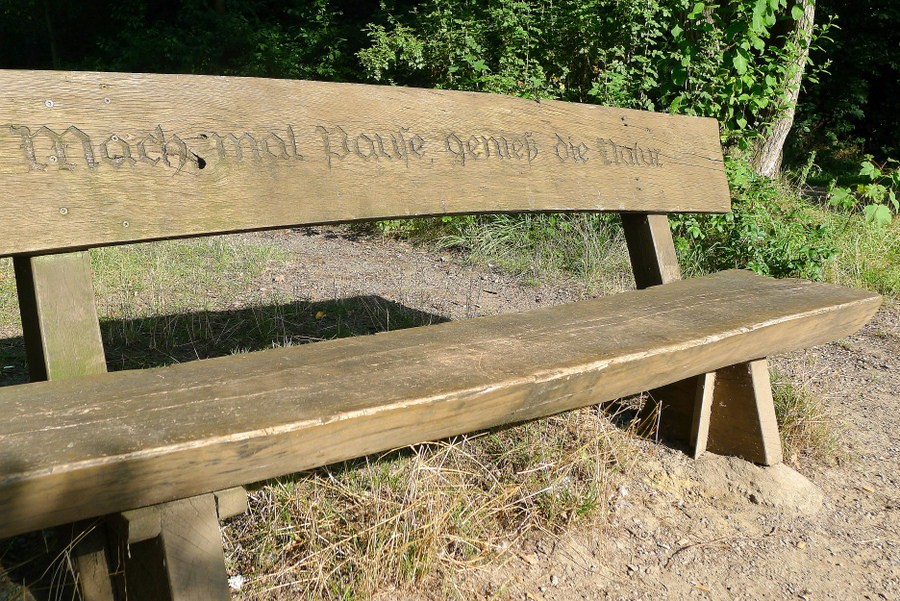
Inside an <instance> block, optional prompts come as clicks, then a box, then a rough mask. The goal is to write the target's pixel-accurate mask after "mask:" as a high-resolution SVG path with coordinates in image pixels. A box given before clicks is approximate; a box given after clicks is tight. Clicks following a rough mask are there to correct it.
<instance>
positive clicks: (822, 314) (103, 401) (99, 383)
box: [0, 271, 880, 537]
mask: <svg viewBox="0 0 900 601" xmlns="http://www.w3.org/2000/svg"><path fill="white" fill-rule="evenodd" d="M879 304H880V297H879V296H878V295H875V294H872V293H869V292H865V291H859V290H851V289H846V288H840V287H836V286H831V285H827V284H819V283H810V282H804V281H799V280H772V279H768V278H761V277H759V276H756V275H754V274H752V273H749V272H743V271H727V272H722V273H719V274H716V275H712V276H708V277H703V278H694V279H691V280H686V281H679V282H673V283H671V284H667V285H665V286H657V287H652V288H649V289H646V290H639V291H634V292H628V293H624V294H619V295H614V296H611V297H605V298H600V299H596V300H590V301H583V302H579V303H574V304H571V305H565V306H562V307H555V308H548V309H541V310H537V311H532V312H528V313H522V314H508V315H501V316H495V317H489V318H480V319H472V320H466V321H459V322H452V323H447V324H441V325H436V326H431V327H428V328H413V329H408V330H401V331H395V332H390V333H386V334H378V335H374V336H365V337H358V338H350V339H341V340H335V341H329V342H322V343H316V344H311V345H305V346H302V347H296V348H285V349H272V350H268V351H261V352H257V353H250V354H245V355H236V356H231V357H223V358H217V359H209V360H204V361H196V362H192V363H187V364H182V365H177V366H173V367H166V368H157V369H150V370H140V371H129V372H119V373H115V374H107V375H105V376H102V377H101V376H86V377H83V378H78V379H76V380H69V381H59V382H44V383H34V384H29V385H23V386H14V387H8V388H5V389H0V412H2V415H3V420H2V421H0V507H3V508H4V515H3V519H2V520H0V537H5V536H10V535H14V534H17V533H21V532H27V531H31V530H35V529H38V528H42V527H47V526H50V525H54V524H62V523H66V522H71V521H74V520H77V519H82V518H87V517H90V516H96V515H103V514H106V513H110V512H113V511H118V510H122V509H124V508H134V507H140V506H145V505H150V504H153V503H159V502H163V501H167V500H171V499H177V498H185V497H189V496H192V495H196V494H200V493H203V492H207V491H213V490H219V489H223V488H227V487H231V486H236V485H241V484H246V483H248V482H254V481H259V480H263V479H266V478H271V477H275V476H280V475H284V474H288V473H293V472H297V471H301V470H304V469H309V468H313V467H317V466H321V465H326V464H329V463H333V462H336V461H341V460H345V459H349V458H355V457H359V456H362V455H365V454H367V453H372V452H377V451H381V450H386V449H391V448H395V447H399V446H403V445H406V444H410V443H415V442H421V441H425V440H432V439H438V438H441V437H446V436H450V435H454V434H458V433H463V432H471V431H474V430H478V429H483V428H487V427H491V426H495V425H500V424H505V423H511V422H518V421H523V420H528V419H532V418H536V417H540V416H545V415H550V414H554V413H558V412H560V411H564V410H568V409H572V408H576V407H580V406H585V405H589V404H593V403H598V402H602V401H606V400H611V399H615V398H617V397H620V396H624V395H628V394H633V393H637V392H640V391H642V390H646V389H648V388H653V387H657V386H662V385H664V384H668V383H671V382H675V381H677V380H681V379H683V378H685V377H687V376H690V375H697V374H702V373H706V372H709V371H713V370H716V369H719V368H722V367H725V366H727V365H732V364H735V363H741V362H744V361H748V360H752V359H756V358H761V357H765V356H767V355H770V354H774V353H779V352H785V351H790V350H793V349H798V348H804V347H808V346H812V345H816V344H821V343H823V342H827V341H830V340H834V339H837V338H840V337H843V336H846V335H848V334H850V333H852V332H854V331H856V330H857V329H858V328H859V327H861V326H862V325H863V324H864V323H865V322H866V321H867V320H868V319H869V318H870V317H871V316H872V315H873V314H874V312H875V311H876V310H877V308H878V305H879Z"/></svg>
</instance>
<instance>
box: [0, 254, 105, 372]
mask: <svg viewBox="0 0 900 601" xmlns="http://www.w3.org/2000/svg"><path fill="white" fill-rule="evenodd" d="M13 264H14V266H15V272H16V290H17V294H18V297H19V312H20V314H21V316H22V330H23V333H24V337H25V350H26V353H27V357H28V371H29V373H30V375H31V380H32V381H41V380H59V379H62V378H69V377H73V376H84V375H87V374H99V373H103V372H105V371H106V357H105V354H104V352H103V341H102V340H101V337H100V322H99V320H98V318H97V306H96V301H95V300H94V286H93V283H92V282H91V260H90V257H89V256H88V253H86V252H79V253H68V254H61V255H49V256H37V257H16V258H15V259H14V261H13Z"/></svg>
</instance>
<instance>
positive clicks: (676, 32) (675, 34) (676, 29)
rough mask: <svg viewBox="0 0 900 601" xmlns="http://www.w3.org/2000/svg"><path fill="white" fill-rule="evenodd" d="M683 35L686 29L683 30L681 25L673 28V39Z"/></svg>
mask: <svg viewBox="0 0 900 601" xmlns="http://www.w3.org/2000/svg"><path fill="white" fill-rule="evenodd" d="M682 33H684V29H682V28H681V26H680V25H676V26H675V27H673V28H672V37H673V38H680V37H681V34H682Z"/></svg>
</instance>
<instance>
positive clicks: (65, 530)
mask: <svg viewBox="0 0 900 601" xmlns="http://www.w3.org/2000/svg"><path fill="white" fill-rule="evenodd" d="M444 321H447V319H446V318H444V317H442V316H439V315H435V314H431V313H427V312H423V311H419V310H417V309H412V308H410V307H406V306H404V305H401V304H399V303H395V302H393V301H390V300H387V299H385V298H382V297H379V296H356V297H351V298H345V299H337V300H331V301H325V302H303V301H298V302H292V303H288V304H279V305H269V306H261V307H248V308H242V309H235V310H227V311H199V312H193V313H182V314H175V315H164V316H154V317H146V318H138V319H128V320H105V321H102V322H101V324H100V328H101V333H102V336H103V343H104V348H105V351H106V360H107V367H108V369H109V370H110V371H118V370H124V369H142V368H150V367H161V366H165V365H171V364H174V363H183V362H186V361H193V360H197V359H208V358H213V357H221V356H225V355H230V354H234V353H238V352H250V351H257V350H262V349H268V348H272V347H284V346H296V345H300V344H309V343H314V342H318V341H323V340H330V339H335V338H343V337H348V336H361V335H367V334H375V333H379V332H386V331H390V330H399V329H403V328H410V327H416V326H422V325H429V324H434V323H440V322H444ZM28 380H29V377H28V367H27V364H26V359H25V346H24V341H23V339H22V337H15V338H7V339H3V340H0V387H2V386H10V385H15V384H23V383H26V382H28ZM4 463H6V462H5V460H4ZM5 467H6V468H9V467H11V466H9V465H8V464H5ZM4 471H7V470H4ZM7 517H9V516H7ZM75 534H77V533H75ZM72 537H73V532H72V527H71V526H65V527H60V528H53V529H46V530H44V531H41V532H32V533H29V534H26V535H22V536H17V537H13V538H8V539H4V540H0V593H2V594H0V601H6V599H7V597H4V596H3V594H5V593H4V592H3V591H4V590H5V589H4V588H3V586H2V580H3V575H2V574H3V571H4V569H5V570H6V571H7V573H8V576H9V579H10V580H12V582H14V583H17V584H22V583H24V584H26V585H27V586H28V590H29V591H30V592H31V593H32V594H33V595H34V597H35V598H36V599H37V600H38V601H44V600H48V601H49V600H50V599H63V598H66V599H71V598H75V597H73V591H72V587H73V582H72V573H71V569H70V568H69V567H68V563H67V562H68V561H69V560H68V558H67V554H66V548H67V545H68V544H69V543H70V541H71V540H72ZM16 588H17V587H16ZM9 598H10V599H15V598H21V597H17V596H13V597H9ZM26 598H27V597H26Z"/></svg>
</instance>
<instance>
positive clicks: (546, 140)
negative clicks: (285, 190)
mask: <svg viewBox="0 0 900 601" xmlns="http://www.w3.org/2000/svg"><path fill="white" fill-rule="evenodd" d="M5 130H6V131H7V132H9V133H10V134H11V135H12V137H13V139H16V140H17V141H18V143H19V146H20V148H21V149H22V152H23V158H24V161H25V165H26V166H27V169H28V170H29V171H40V172H46V171H48V170H50V169H51V167H55V170H58V171H74V170H76V169H79V168H83V167H86V168H87V169H89V170H96V169H98V168H100V167H101V165H110V166H112V167H114V168H116V169H126V168H141V167H159V166H165V167H169V168H172V169H174V170H175V171H176V172H177V173H193V174H194V175H197V174H199V171H200V170H202V169H205V168H207V167H208V166H209V165H210V163H211V162H212V163H215V162H220V163H223V164H234V163H248V162H251V163H252V162H257V163H258V162H262V161H305V160H307V156H306V155H304V154H303V153H301V151H300V148H301V146H302V147H304V148H306V149H308V150H307V155H309V154H310V153H311V154H312V155H313V159H314V160H317V161H321V163H324V165H326V167H327V168H328V170H331V169H334V168H337V167H338V166H339V165H342V164H345V163H350V162H359V163H369V164H373V165H376V164H380V165H383V166H387V165H390V164H402V165H403V166H404V167H406V168H410V167H411V165H412V164H413V163H421V164H422V165H423V166H424V165H431V164H434V163H435V162H437V161H445V162H449V163H450V164H452V165H457V166H459V167H467V166H471V165H473V164H480V165H485V166H487V165H493V164H496V165H501V164H510V165H513V164H521V165H523V166H528V165H531V164H533V163H535V162H537V161H540V162H542V163H545V164H548V165H550V166H551V167H552V168H556V169H574V168H583V167H581V166H587V167H588V168H596V169H604V168H635V169H638V168H639V169H648V168H660V167H663V161H662V158H661V156H662V151H661V150H660V149H659V148H655V147H650V146H648V145H642V144H641V143H640V142H638V141H634V142H629V143H625V144H623V143H619V142H616V141H615V140H614V139H613V138H611V137H591V136H587V135H578V134H577V133H574V134H573V133H569V132H551V133H540V132H533V131H526V132H521V133H510V132H494V131H479V130H475V131H465V132H463V131H449V132H432V133H426V132H416V131H412V130H411V128H409V127H403V126H401V127H395V128H387V129H382V128H372V129H363V130H361V129H351V128H348V127H346V126H344V125H342V124H328V125H326V124H318V125H313V126H309V127H304V128H300V129H297V128H295V126H294V125H288V126H286V127H284V128H277V127H276V128H269V129H264V130H262V131H260V132H251V131H243V132H204V133H199V134H194V135H191V136H180V135H178V134H177V133H174V132H167V131H164V129H163V127H162V126H161V125H157V126H156V127H155V128H153V129H152V130H150V131H147V130H145V131H144V132H137V133H131V134H128V133H125V132H121V131H120V132H105V133H103V134H102V137H101V141H100V142H99V143H95V142H94V141H93V140H92V138H91V136H89V135H88V134H87V133H85V131H84V130H83V129H81V128H79V127H77V126H75V125H71V126H69V127H68V128H66V129H65V130H63V131H62V132H61V133H60V132H57V131H55V130H53V129H51V128H49V127H47V126H40V127H37V129H35V130H32V128H30V127H28V126H25V125H15V124H11V125H7V126H6V127H5ZM2 131H3V129H0V133H2ZM0 140H2V139H0ZM426 159H427V160H426ZM321 163H320V164H321Z"/></svg>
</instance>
